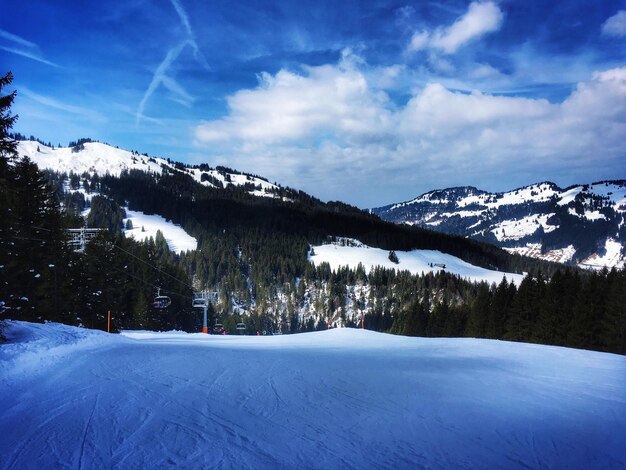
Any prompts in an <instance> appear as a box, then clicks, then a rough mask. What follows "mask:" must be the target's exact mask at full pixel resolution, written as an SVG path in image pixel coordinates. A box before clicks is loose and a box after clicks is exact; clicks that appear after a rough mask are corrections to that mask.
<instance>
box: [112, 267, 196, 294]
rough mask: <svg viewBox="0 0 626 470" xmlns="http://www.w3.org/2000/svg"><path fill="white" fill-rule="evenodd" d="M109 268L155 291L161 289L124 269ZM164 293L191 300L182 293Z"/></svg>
mask: <svg viewBox="0 0 626 470" xmlns="http://www.w3.org/2000/svg"><path fill="white" fill-rule="evenodd" d="M109 268H110V269H112V270H114V271H117V272H119V273H121V274H125V275H126V276H128V277H131V278H133V279H135V280H137V281H139V282H142V283H144V284H146V285H149V286H152V287H154V288H155V289H159V288H160V286H157V285H156V284H153V283H151V282H149V281H146V280H145V279H141V278H139V277H137V276H134V275H132V274H130V273H129V272H127V271H124V270H122V269H119V268H116V267H114V266H109ZM163 292H166V293H168V294H172V295H177V296H179V297H182V298H184V299H189V298H191V297H190V296H189V295H188V294H181V293H180V292H176V291H163Z"/></svg>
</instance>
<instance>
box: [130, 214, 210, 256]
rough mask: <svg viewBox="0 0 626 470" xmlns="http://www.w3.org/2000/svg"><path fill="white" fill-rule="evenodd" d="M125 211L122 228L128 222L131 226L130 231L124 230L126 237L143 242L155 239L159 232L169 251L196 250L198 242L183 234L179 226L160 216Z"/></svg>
mask: <svg viewBox="0 0 626 470" xmlns="http://www.w3.org/2000/svg"><path fill="white" fill-rule="evenodd" d="M125 210H126V215H127V216H128V218H126V219H124V226H126V223H127V221H128V220H130V221H131V223H132V225H133V228H132V229H131V230H124V233H125V234H126V236H127V237H132V238H134V239H135V240H138V241H143V240H147V239H149V238H150V237H152V238H156V233H157V231H158V230H160V231H161V233H162V234H163V237H164V238H165V241H166V242H167V246H168V247H169V249H170V251H174V252H176V253H181V252H183V251H187V250H195V249H196V248H198V241H197V240H196V239H195V238H194V237H192V236H191V235H189V234H188V233H187V232H185V230H183V228H182V227H180V226H179V225H175V224H174V223H172V222H170V221H169V220H166V219H164V218H163V217H161V216H160V215H157V214H152V215H148V214H144V213H143V212H140V211H131V210H129V209H128V208H125Z"/></svg>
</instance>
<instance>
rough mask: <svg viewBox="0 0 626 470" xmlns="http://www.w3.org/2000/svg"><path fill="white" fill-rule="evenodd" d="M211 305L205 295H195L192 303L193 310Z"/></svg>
mask: <svg viewBox="0 0 626 470" xmlns="http://www.w3.org/2000/svg"><path fill="white" fill-rule="evenodd" d="M208 304H209V300H208V299H207V298H206V297H205V296H204V294H202V293H201V292H200V293H197V294H194V296H193V300H192V302H191V306H192V308H203V307H206V306H207V305H208Z"/></svg>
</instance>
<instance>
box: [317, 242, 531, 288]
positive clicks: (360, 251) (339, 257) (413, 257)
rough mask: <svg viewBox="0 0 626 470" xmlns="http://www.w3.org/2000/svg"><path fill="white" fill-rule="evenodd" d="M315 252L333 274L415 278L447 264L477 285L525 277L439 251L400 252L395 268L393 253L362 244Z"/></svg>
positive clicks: (319, 248) (334, 245) (336, 245)
mask: <svg viewBox="0 0 626 470" xmlns="http://www.w3.org/2000/svg"><path fill="white" fill-rule="evenodd" d="M344 245H345V246H344ZM354 245H356V246H354ZM313 250H314V253H315V254H313V255H312V256H309V259H310V260H311V261H312V262H313V263H314V264H321V263H324V262H325V263H328V264H330V267H331V269H333V270H337V269H339V268H341V267H342V266H348V267H350V268H351V269H356V268H357V267H358V265H359V263H361V264H362V265H363V267H364V268H365V270H366V272H369V271H370V269H371V267H372V266H382V267H384V268H387V269H397V270H407V271H410V272H411V273H413V274H422V273H427V272H431V271H432V272H436V271H439V270H441V268H440V267H437V266H434V267H431V266H430V264H431V263H432V264H433V265H435V264H445V266H446V267H445V271H446V272H448V273H451V274H456V275H458V276H461V277H462V278H465V279H468V280H470V281H476V282H480V281H487V282H489V283H491V282H495V283H499V282H500V281H502V277H503V276H505V275H506V278H507V280H508V281H515V283H516V284H517V285H519V283H520V282H521V281H522V279H523V277H524V276H523V275H521V274H513V273H504V272H500V271H490V270H488V269H484V268H480V267H477V266H474V265H472V264H469V263H466V262H465V261H463V260H461V259H459V258H457V257H455V256H452V255H449V254H447V253H442V252H440V251H436V250H412V251H398V250H396V255H397V256H398V260H399V263H398V264H395V263H393V262H392V261H391V260H390V259H389V251H387V250H382V249H380V248H372V247H369V246H367V245H364V244H362V243H361V242H359V241H358V240H349V243H346V242H345V241H343V242H341V241H340V242H339V243H332V244H327V245H318V246H314V247H313Z"/></svg>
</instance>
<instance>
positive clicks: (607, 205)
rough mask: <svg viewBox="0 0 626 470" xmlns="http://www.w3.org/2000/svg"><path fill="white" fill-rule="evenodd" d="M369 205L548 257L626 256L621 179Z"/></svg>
mask: <svg viewBox="0 0 626 470" xmlns="http://www.w3.org/2000/svg"><path fill="white" fill-rule="evenodd" d="M371 212H372V213H374V214H376V215H378V216H379V217H380V218H382V219H384V220H387V221H390V222H394V223H397V224H409V225H414V226H419V227H424V228H430V229H433V230H437V231H441V232H443V233H448V234H453V235H461V236H464V237H469V238H473V239H476V240H480V241H484V242H488V243H492V244H494V245H497V246H500V247H502V248H504V249H506V250H507V251H509V252H513V253H519V254H523V255H527V256H532V257H535V258H540V259H544V260H548V261H556V262H560V263H566V264H571V265H578V266H580V267H586V268H601V267H604V266H606V267H617V268H622V267H624V265H625V261H626V256H625V255H626V227H625V226H624V219H625V217H626V180H615V181H601V182H597V183H593V184H582V185H575V186H570V187H568V188H564V189H562V188H560V187H558V186H557V185H556V184H554V183H550V182H543V183H537V184H533V185H530V186H526V187H523V188H518V189H514V190H512V191H508V192H504V193H490V192H487V191H482V190H480V189H477V188H474V187H471V186H465V187H456V188H448V189H441V190H436V191H431V192H428V193H425V194H422V195H421V196H419V197H417V198H415V199H412V200H410V201H406V202H401V203H397V204H391V205H388V206H384V207H378V208H375V209H372V210H371Z"/></svg>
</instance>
